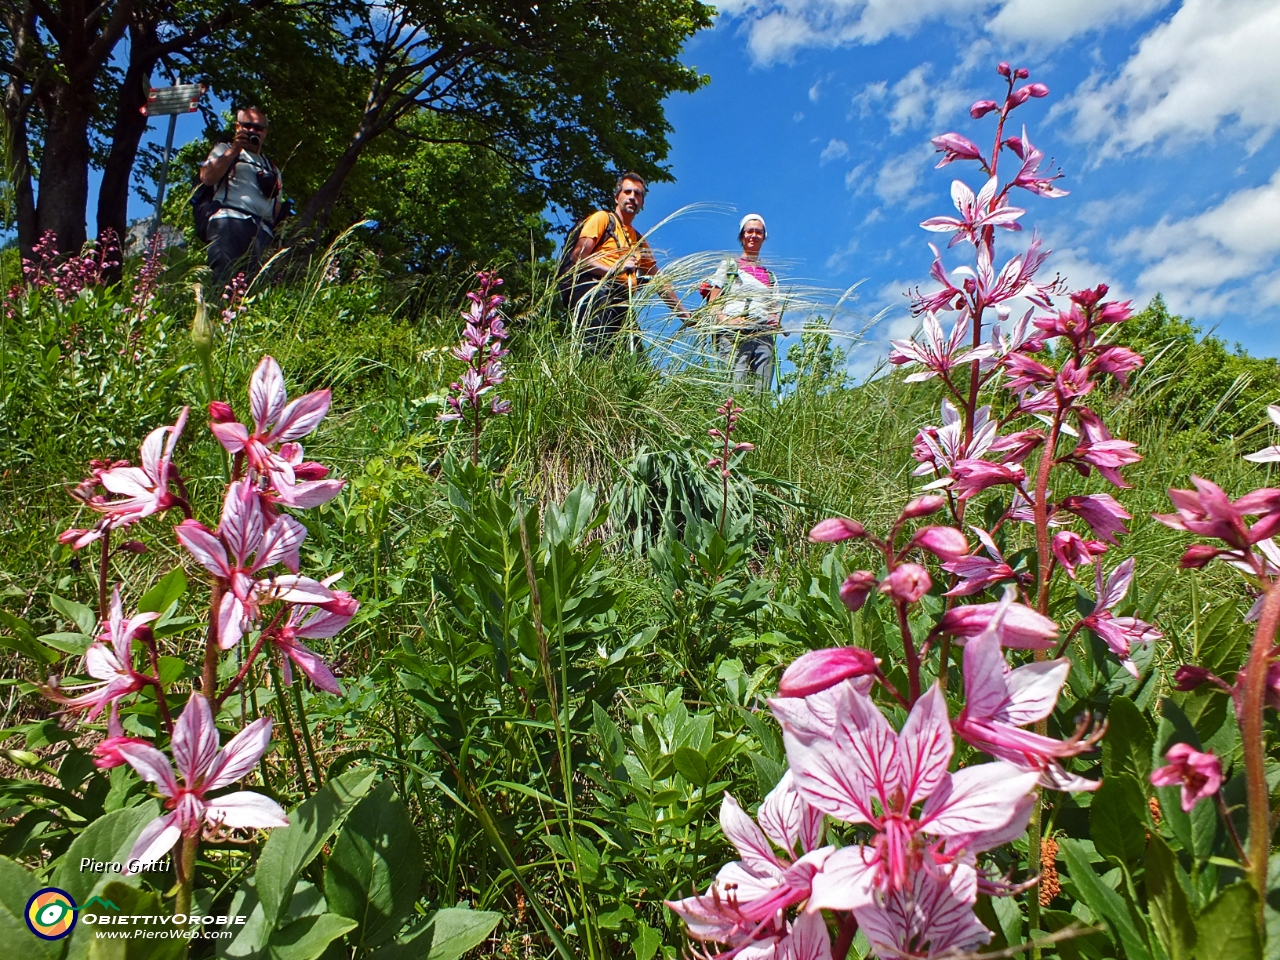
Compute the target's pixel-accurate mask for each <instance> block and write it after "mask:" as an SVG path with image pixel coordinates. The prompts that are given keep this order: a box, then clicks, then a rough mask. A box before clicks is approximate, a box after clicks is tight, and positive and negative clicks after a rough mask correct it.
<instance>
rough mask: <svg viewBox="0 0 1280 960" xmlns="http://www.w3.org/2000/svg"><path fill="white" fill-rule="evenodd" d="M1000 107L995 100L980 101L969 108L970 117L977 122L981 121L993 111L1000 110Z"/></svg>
mask: <svg viewBox="0 0 1280 960" xmlns="http://www.w3.org/2000/svg"><path fill="white" fill-rule="evenodd" d="M999 106H1000V105H999V104H998V103H996V102H995V101H994V100H979V101H978V102H977V103H975V104H974V105H973V106H972V107H970V108H969V116H971V117H973V119H975V120H981V119H982V118H983V117H985V116H986V115H987V114H988V113H990V112H991V111H992V110H996V109H998V108H999Z"/></svg>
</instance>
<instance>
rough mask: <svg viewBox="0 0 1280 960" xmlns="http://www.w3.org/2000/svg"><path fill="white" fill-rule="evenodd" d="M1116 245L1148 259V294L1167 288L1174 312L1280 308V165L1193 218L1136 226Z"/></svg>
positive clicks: (1142, 282)
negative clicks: (1279, 267)
mask: <svg viewBox="0 0 1280 960" xmlns="http://www.w3.org/2000/svg"><path fill="white" fill-rule="evenodd" d="M1116 249H1117V251H1118V252H1120V253H1126V254H1129V255H1130V256H1132V257H1134V258H1135V259H1137V260H1138V261H1140V262H1141V263H1143V264H1145V266H1144V267H1143V268H1142V271H1141V273H1140V274H1139V276H1138V285H1139V287H1140V289H1141V290H1142V292H1143V293H1144V294H1154V293H1156V292H1162V293H1164V294H1165V296H1166V297H1167V298H1168V299H1169V302H1170V305H1171V306H1172V307H1174V308H1175V309H1180V310H1187V311H1189V312H1198V313H1201V314H1207V315H1210V316H1212V315H1214V314H1217V313H1221V312H1223V311H1224V310H1226V309H1227V308H1229V307H1231V306H1233V305H1234V306H1237V307H1242V306H1244V304H1245V301H1252V302H1253V303H1254V304H1255V305H1256V304H1258V303H1262V304H1265V305H1268V306H1270V305H1280V283H1277V282H1276V281H1275V280H1274V279H1273V273H1274V269H1275V263H1276V258H1277V256H1280V170H1277V171H1276V172H1275V174H1274V175H1273V176H1272V177H1271V180H1270V181H1268V182H1267V183H1265V184H1262V185H1261V186H1257V187H1249V188H1246V189H1243V190H1238V191H1236V192H1235V193H1232V194H1230V195H1229V196H1227V198H1226V199H1225V200H1223V201H1222V202H1221V203H1219V204H1218V205H1217V206H1214V207H1210V208H1209V209H1207V210H1205V211H1203V212H1201V213H1198V214H1195V215H1194V216H1190V217H1184V218H1182V219H1180V220H1171V219H1169V218H1167V217H1166V218H1164V219H1162V220H1161V221H1160V222H1159V223H1158V224H1156V225H1155V226H1152V227H1139V228H1135V229H1134V230H1131V231H1130V232H1129V234H1128V235H1127V236H1125V237H1124V238H1123V239H1121V241H1120V242H1119V243H1118V244H1117V245H1116Z"/></svg>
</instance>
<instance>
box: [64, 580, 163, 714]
mask: <svg viewBox="0 0 1280 960" xmlns="http://www.w3.org/2000/svg"><path fill="white" fill-rule="evenodd" d="M159 616H160V614H158V613H140V614H138V615H137V616H136V617H133V618H131V619H128V620H126V619H125V616H124V607H123V605H122V604H121V602H120V588H119V587H116V588H115V589H114V590H113V591H112V592H111V613H110V616H109V618H108V620H107V622H106V623H105V624H103V630H102V632H101V633H99V634H98V637H97V641H96V642H95V643H93V644H91V645H90V646H89V649H88V650H86V651H85V654H84V669H85V672H86V673H88V674H89V676H91V677H93V678H94V679H95V680H98V681H100V682H99V683H96V684H84V685H82V686H78V687H69V688H66V690H67V693H71V694H77V695H76V696H72V697H68V696H66V695H65V694H63V693H62V690H61V688H58V687H56V686H55V687H53V688H52V689H50V690H49V691H47V693H48V696H49V697H50V698H51V699H53V700H55V701H57V702H58V703H61V704H64V705H65V706H66V708H67V709H68V710H85V709H88V711H89V712H88V713H87V714H85V716H86V718H87V719H89V720H92V719H93V718H94V717H96V716H97V715H98V714H100V713H101V712H102V711H103V710H104V709H105V708H106V707H107V706H108V705H109V704H110V705H114V704H115V702H116V701H117V700H119V699H120V698H121V697H125V696H128V695H129V694H131V693H137V692H138V691H139V690H141V689H142V688H143V687H145V686H146V685H147V684H148V683H150V682H151V678H150V677H148V676H147V675H146V674H143V673H139V672H138V671H137V670H135V669H134V668H133V641H134V639H135V638H141V637H150V635H151V628H150V627H148V626H147V624H149V623H151V621H153V620H156V619H158V618H159ZM81 691H85V692H81Z"/></svg>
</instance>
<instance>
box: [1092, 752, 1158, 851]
mask: <svg viewBox="0 0 1280 960" xmlns="http://www.w3.org/2000/svg"><path fill="white" fill-rule="evenodd" d="M1146 812H1147V800H1146V797H1145V796H1144V795H1143V793H1142V787H1141V786H1139V785H1138V781H1136V780H1135V779H1133V777H1131V776H1129V775H1128V774H1123V773H1120V774H1112V775H1111V776H1109V777H1105V778H1103V781H1102V786H1101V787H1100V788H1099V789H1098V792H1097V793H1095V794H1094V795H1093V801H1092V802H1091V803H1090V804H1089V834H1090V836H1092V837H1093V845H1094V848H1095V849H1096V850H1097V851H1098V853H1099V854H1100V855H1101V856H1103V857H1108V858H1111V859H1114V860H1117V861H1119V862H1120V863H1129V864H1131V863H1136V862H1137V861H1138V860H1141V859H1142V855H1143V853H1144V852H1145V851H1146V843H1145V838H1144V836H1143V831H1144V830H1145V829H1146V816H1145V814H1146Z"/></svg>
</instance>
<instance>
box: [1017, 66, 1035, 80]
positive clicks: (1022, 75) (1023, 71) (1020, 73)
mask: <svg viewBox="0 0 1280 960" xmlns="http://www.w3.org/2000/svg"><path fill="white" fill-rule="evenodd" d="M1013 75H1014V76H1015V77H1016V78H1017V79H1019V80H1025V79H1027V77H1029V76H1031V71H1030V70H1028V69H1027V68H1026V67H1019V68H1018V69H1017V70H1015V71H1013Z"/></svg>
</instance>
